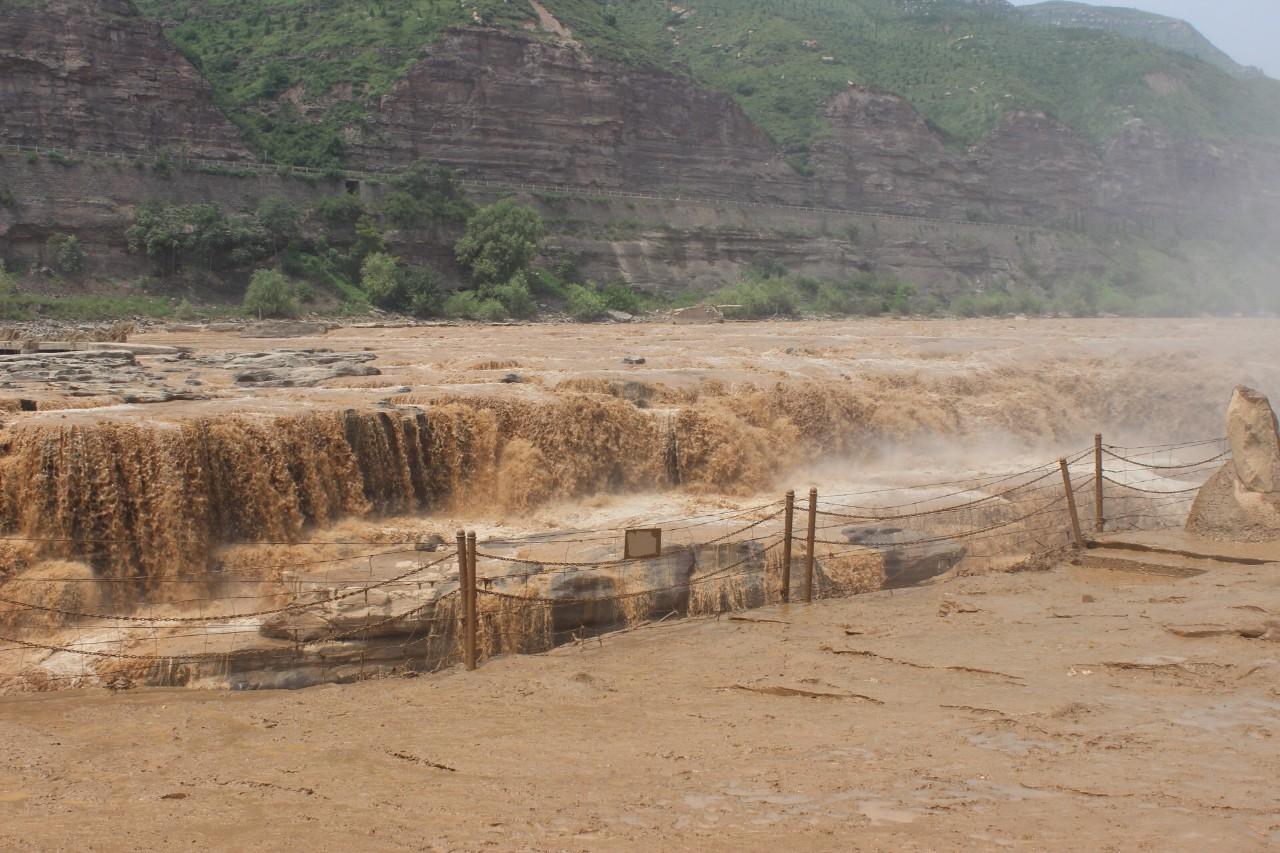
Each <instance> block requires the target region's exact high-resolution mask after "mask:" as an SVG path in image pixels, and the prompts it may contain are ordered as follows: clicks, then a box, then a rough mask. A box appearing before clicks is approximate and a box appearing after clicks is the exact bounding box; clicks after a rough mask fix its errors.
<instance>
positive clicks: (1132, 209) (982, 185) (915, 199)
mask: <svg viewBox="0 0 1280 853" xmlns="http://www.w3.org/2000/svg"><path fill="white" fill-rule="evenodd" d="M824 115H825V117H826V119H827V121H828V122H829V123H830V125H831V134H830V135H829V137H828V138H827V139H826V140H825V141H824V142H823V143H821V144H820V145H819V146H818V147H817V150H816V152H815V165H816V167H817V171H818V175H819V180H818V181H817V182H816V183H815V186H814V191H815V193H816V194H818V195H819V197H820V198H821V199H822V200H823V203H826V204H830V205H833V206H837V207H851V208H857V209H869V210H883V211H889V212H894V213H905V214H916V215H927V216H939V217H944V218H958V219H975V220H986V221H996V222H1018V223H1039V224H1049V225H1072V226H1077V225H1081V224H1084V223H1087V222H1094V223H1097V224H1100V225H1103V226H1114V225H1119V226H1121V227H1126V228H1132V229H1135V230H1140V231H1144V232H1151V233H1174V234H1181V233H1188V232H1200V233H1209V234H1222V233H1224V232H1225V231H1228V230H1230V231H1234V232H1236V233H1238V232H1239V231H1240V230H1241V229H1248V230H1250V231H1253V230H1257V229H1258V228H1262V229H1264V230H1266V229H1269V230H1270V232H1271V233H1272V234H1275V227H1276V226H1275V223H1276V221H1277V216H1280V147H1276V146H1274V145H1267V144H1263V143H1248V142H1241V141H1229V140H1223V141H1220V142H1209V141H1206V140H1202V139H1188V138H1178V137H1174V136H1172V135H1171V134H1168V133H1166V132H1163V131H1162V130H1161V129H1159V128H1157V127H1153V126H1151V125H1148V124H1145V123H1143V122H1141V121H1137V120H1135V121H1133V122H1131V123H1130V124H1129V125H1128V126H1126V128H1125V130H1124V132H1123V133H1122V134H1121V135H1120V136H1118V137H1117V138H1116V139H1114V140H1113V141H1112V142H1111V143H1110V144H1109V145H1108V146H1107V147H1106V148H1105V149H1103V150H1099V149H1097V148H1096V147H1095V146H1093V145H1092V144H1090V143H1089V142H1087V141H1086V140H1085V139H1083V138H1082V137H1081V136H1080V135H1079V134H1077V133H1075V131H1073V130H1072V129H1071V128H1069V127H1067V126H1066V125H1064V124H1062V123H1060V122H1058V121H1055V120H1054V119H1052V118H1051V117H1049V116H1047V115H1045V114H1043V113H1032V112H1017V113H1010V114H1009V115H1007V116H1005V118H1004V119H1003V120H1002V121H1001V123H1000V124H999V126H998V127H997V128H996V130H995V132H994V133H992V134H991V136H989V137H988V138H987V139H985V140H983V141H982V142H981V143H980V144H978V145H976V146H973V147H972V148H970V149H968V150H966V151H957V150H954V149H951V148H948V147H947V146H946V145H945V144H944V142H943V140H942V138H941V137H940V136H939V135H938V134H937V133H936V132H935V131H934V130H933V129H932V128H931V127H930V126H929V125H928V124H927V123H926V122H925V120H924V119H923V118H922V117H921V116H920V115H919V113H917V112H916V111H915V110H914V109H913V108H912V107H911V105H910V104H908V103H907V102H906V101H904V100H903V99H901V98H899V97H897V96H896V95H892V94H888V93H884V92H876V91H872V90H868V89H863V88H860V87H855V86H851V87H850V88H849V89H848V90H847V91H846V92H843V93H841V94H840V95H838V96H836V97H835V98H834V99H833V100H832V101H831V102H830V103H828V104H827V105H826V107H825V109H824Z"/></svg>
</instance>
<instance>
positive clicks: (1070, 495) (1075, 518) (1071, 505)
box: [1058, 459, 1084, 548]
mask: <svg viewBox="0 0 1280 853" xmlns="http://www.w3.org/2000/svg"><path fill="white" fill-rule="evenodd" d="M1058 467H1059V468H1061V469H1062V486H1063V488H1065V489H1066V490H1067V510H1068V511H1070V513H1071V534H1072V536H1073V537H1074V539H1075V543H1076V547H1077V548H1083V547H1084V536H1083V535H1081V533H1080V513H1078V512H1077V511H1076V493H1075V491H1074V490H1073V489H1072V488H1071V471H1070V470H1069V469H1068V468H1067V460H1065V459H1059V460H1058Z"/></svg>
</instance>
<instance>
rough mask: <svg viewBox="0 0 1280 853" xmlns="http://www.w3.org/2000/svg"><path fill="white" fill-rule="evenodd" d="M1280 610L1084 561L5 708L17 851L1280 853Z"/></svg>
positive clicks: (1203, 586)
mask: <svg viewBox="0 0 1280 853" xmlns="http://www.w3.org/2000/svg"><path fill="white" fill-rule="evenodd" d="M1277 619H1280V574H1278V573H1277V572H1276V568H1275V565H1265V566H1239V565H1236V566H1229V567H1218V568H1215V569H1214V570H1213V571H1210V572H1208V573H1206V574H1202V575H1199V576H1196V577H1189V578H1174V577H1169V576H1161V575H1152V574H1142V573H1135V572H1125V571H1111V570H1106V569H1099V568H1088V567H1086V566H1076V565H1070V564H1067V565H1061V566H1058V567H1056V568H1054V569H1052V570H1050V571H1042V572H1021V573H1016V574H987V575H983V576H975V577H961V578H956V579H953V580H950V581H948V582H945V583H942V584H938V585H935V586H930V587H924V588H917V589H911V590H900V591H895V592H892V593H889V592H883V593H876V594H872V595H864V596H859V597H857V598H852V599H844V600H832V601H824V602H820V603H815V604H813V605H799V604H793V605H790V606H779V607H773V608H767V609H763V610H757V611H752V612H749V613H743V614H739V616H738V617H736V618H733V619H731V618H729V617H727V616H726V617H722V618H720V619H702V620H690V621H684V622H679V623H667V624H661V625H652V626H648V627H643V628H639V629H636V630H633V631H630V632H628V633H625V634H621V635H614V636H609V637H605V638H602V639H599V640H592V641H590V642H587V643H584V644H581V645H577V646H569V647H563V648H560V649H557V650H556V651H554V652H551V653H549V654H544V655H539V656H518V657H507V658H501V659H497V660H493V661H489V662H487V663H485V664H484V665H483V666H482V667H481V668H480V669H479V670H478V671H476V672H473V673H468V672H464V671H450V672H447V673H443V674H440V675H436V676H424V677H418V678H414V679H397V680H382V681H371V682H365V683H361V684H356V685H347V686H324V687H316V688H309V689H306V690H301V691H296V692H264V693H225V692H206V691H173V690H163V691H148V690H133V691H125V692H120V693H116V694H112V693H109V692H107V691H105V690H101V689H96V690H87V691H65V692H62V693H58V694H45V695H21V696H9V697H4V698H0V720H2V721H3V725H0V847H4V848H6V849H32V848H33V847H38V848H40V849H45V850H103V851H108V850H134V849H144V848H145V849H192V848H193V847H199V848H205V849H236V850H278V849H285V848H288V849H312V850H328V849H362V850H365V849H367V850H479V849H495V850H570V851H578V850H582V851H587V850H591V851H595V850H655V849H659V850H660V849H691V848H697V849H703V850H724V851H738V850H778V849H788V850H810V849H811V850H856V849H867V850H870V849H879V850H883V849H894V850H939V849H942V850H952V849H995V848H1008V849H1025V850H1043V849H1054V850H1208V849H1212V850H1224V851H1225V850H1264V849H1274V848H1275V846H1276V845H1280V789H1277V787H1276V785H1275V779H1276V778H1277V776H1278V775H1280V749H1277V745H1276V732H1277V730H1280V689H1278V688H1277V684H1280V680H1278V676H1280V645H1277V644H1276V643H1275V642H1274V641H1271V640H1267V639H1264V636H1265V635H1259V634H1258V632H1257V631H1256V630H1254V626H1257V625H1263V626H1265V625H1266V624H1267V623H1269V622H1273V621H1274V620H1277ZM1210 629H1213V630H1210ZM1219 629H1220V630H1219ZM1236 629H1240V630H1239V631H1237V630H1236ZM1242 633H1243V634H1252V635H1253V638H1248V637H1246V636H1243V635H1242ZM1273 634H1274V632H1273Z"/></svg>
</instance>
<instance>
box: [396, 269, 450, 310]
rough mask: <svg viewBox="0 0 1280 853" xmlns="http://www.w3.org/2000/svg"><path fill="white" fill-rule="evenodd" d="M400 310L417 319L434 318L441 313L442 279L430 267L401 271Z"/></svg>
mask: <svg viewBox="0 0 1280 853" xmlns="http://www.w3.org/2000/svg"><path fill="white" fill-rule="evenodd" d="M399 285H400V294H401V296H400V308H401V310H405V311H408V312H409V313H410V314H412V315H414V316H415V317H434V316H436V315H437V314H439V313H440V310H441V307H442V306H441V302H442V297H441V293H440V277H439V276H438V275H436V272H435V270H433V269H431V268H430V267H425V266H418V267H406V266H402V267H400V270H399Z"/></svg>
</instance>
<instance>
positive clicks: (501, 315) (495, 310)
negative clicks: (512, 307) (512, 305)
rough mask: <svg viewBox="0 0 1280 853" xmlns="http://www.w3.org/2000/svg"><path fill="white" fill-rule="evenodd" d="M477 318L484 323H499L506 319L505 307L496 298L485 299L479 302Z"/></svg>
mask: <svg viewBox="0 0 1280 853" xmlns="http://www.w3.org/2000/svg"><path fill="white" fill-rule="evenodd" d="M476 319H477V320H480V321H481V322H484V323H500V322H502V321H503V320H505V319H507V309H506V306H504V305H503V304H502V303H501V302H499V301H498V300H496V299H485V300H483V301H481V303H480V309H479V311H478V312H477V316H476Z"/></svg>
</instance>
